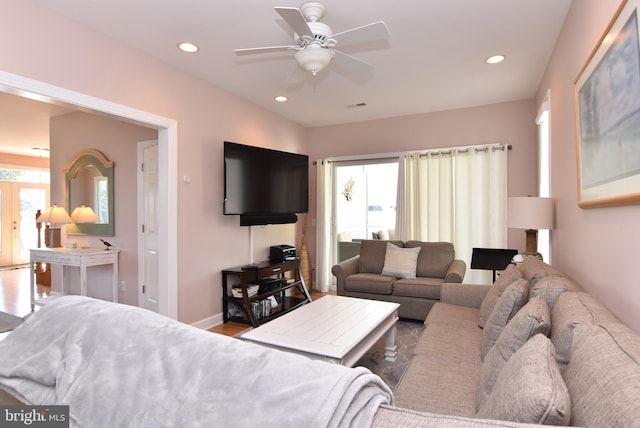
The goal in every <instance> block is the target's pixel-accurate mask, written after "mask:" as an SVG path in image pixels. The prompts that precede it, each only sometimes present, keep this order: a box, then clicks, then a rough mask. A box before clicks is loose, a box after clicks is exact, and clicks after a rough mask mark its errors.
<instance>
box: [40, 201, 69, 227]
mask: <svg viewBox="0 0 640 428" xmlns="http://www.w3.org/2000/svg"><path fill="white" fill-rule="evenodd" d="M36 222H38V223H51V224H52V225H54V226H55V225H56V224H67V223H73V221H72V220H71V217H69V214H67V210H65V209H64V208H62V207H59V206H57V205H55V204H54V205H53V206H51V207H49V208H47V209H46V210H44V212H43V213H42V214H40V217H38V219H37V220H36Z"/></svg>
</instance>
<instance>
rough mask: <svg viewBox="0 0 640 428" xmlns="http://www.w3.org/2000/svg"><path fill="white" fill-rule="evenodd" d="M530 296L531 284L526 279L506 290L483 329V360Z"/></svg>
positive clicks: (521, 279)
mask: <svg viewBox="0 0 640 428" xmlns="http://www.w3.org/2000/svg"><path fill="white" fill-rule="evenodd" d="M528 295H529V284H528V282H527V280H526V279H524V278H520V279H518V280H516V281H515V282H514V283H513V284H511V285H509V286H508V287H507V289H506V290H504V293H502V295H501V296H500V298H499V299H498V302H497V303H496V305H495V306H494V308H493V311H491V315H489V319H487V323H486V324H485V326H484V329H482V338H483V340H482V358H484V357H485V356H486V355H487V352H489V350H490V349H491V347H492V346H493V344H494V343H496V340H498V337H499V336H500V333H502V330H503V329H504V327H505V326H506V325H507V322H509V320H510V319H511V318H513V316H514V315H515V314H516V313H517V312H518V311H519V310H520V308H522V307H523V306H524V305H525V303H527V297H528Z"/></svg>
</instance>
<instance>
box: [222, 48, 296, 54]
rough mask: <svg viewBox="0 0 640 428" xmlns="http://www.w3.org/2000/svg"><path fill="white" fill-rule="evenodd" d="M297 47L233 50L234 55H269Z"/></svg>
mask: <svg viewBox="0 0 640 428" xmlns="http://www.w3.org/2000/svg"><path fill="white" fill-rule="evenodd" d="M296 47H297V46H267V47H264V48H246V49H234V50H233V52H235V54H236V55H248V54H257V53H269V52H280V51H288V50H289V49H295V48H296Z"/></svg>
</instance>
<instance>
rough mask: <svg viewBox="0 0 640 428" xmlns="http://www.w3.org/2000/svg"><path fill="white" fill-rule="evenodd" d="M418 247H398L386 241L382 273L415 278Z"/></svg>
mask: <svg viewBox="0 0 640 428" xmlns="http://www.w3.org/2000/svg"><path fill="white" fill-rule="evenodd" d="M418 254H420V248H400V247H398V246H396V245H393V244H392V243H391V242H387V252H386V253H385V256H384V267H383V268H382V275H385V276H393V277H396V278H410V279H415V277H416V267H417V265H418Z"/></svg>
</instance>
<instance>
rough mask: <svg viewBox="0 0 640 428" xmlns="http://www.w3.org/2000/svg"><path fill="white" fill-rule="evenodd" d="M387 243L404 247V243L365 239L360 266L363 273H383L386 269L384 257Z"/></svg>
mask: <svg viewBox="0 0 640 428" xmlns="http://www.w3.org/2000/svg"><path fill="white" fill-rule="evenodd" d="M387 242H391V243H392V244H394V245H396V246H398V247H402V246H403V244H402V241H378V240H373V239H365V240H363V241H361V242H360V259H359V261H358V263H359V265H360V270H359V272H361V273H377V274H380V273H382V268H383V267H384V256H385V254H386V253H387Z"/></svg>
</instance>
